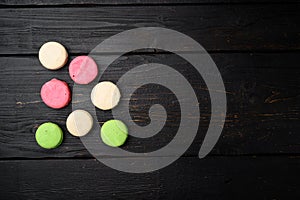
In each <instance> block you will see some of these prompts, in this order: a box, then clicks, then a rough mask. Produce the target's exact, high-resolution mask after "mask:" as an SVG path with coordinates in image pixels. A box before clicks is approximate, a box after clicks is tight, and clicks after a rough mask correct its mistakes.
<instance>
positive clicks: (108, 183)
mask: <svg viewBox="0 0 300 200" xmlns="http://www.w3.org/2000/svg"><path fill="white" fill-rule="evenodd" d="M299 165H300V161H299V158H294V157H273V156H270V157H248V156H246V157H239V156H237V157H207V158H205V159H203V160H199V159H195V158H190V157H184V158H180V159H179V160H178V161H177V162H176V163H175V164H173V165H171V166H170V167H168V168H165V169H162V170H160V171H156V172H152V173H148V174H126V173H123V172H117V171H114V170H111V169H110V168H108V167H106V166H104V165H103V164H100V163H99V162H97V161H96V160H94V159H87V160H85V159H84V160H81V159H79V160H46V161H45V160H26V161H19V160H15V161H0V170H1V173H2V174H1V182H0V183H1V185H0V186H1V190H2V191H1V197H2V199H12V198H13V199H16V198H19V199H39V200H42V199H294V198H295V197H297V196H299V195H300V192H299V183H300V181H299V177H298V176H295V175H296V174H298V173H299V172H298V171H299ZM4 188H5V190H4Z"/></svg>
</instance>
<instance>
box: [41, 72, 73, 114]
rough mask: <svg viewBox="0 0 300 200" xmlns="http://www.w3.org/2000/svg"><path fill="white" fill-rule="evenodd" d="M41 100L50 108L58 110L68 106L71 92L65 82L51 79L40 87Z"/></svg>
mask: <svg viewBox="0 0 300 200" xmlns="http://www.w3.org/2000/svg"><path fill="white" fill-rule="evenodd" d="M41 98H42V100H43V102H44V103H45V104H46V105H47V106H49V107H50V108H54V109H59V108H63V107H65V106H66V105H68V104H69V102H70V101H71V92H70V89H69V87H68V84H67V83H66V82H64V81H61V80H58V79H56V78H53V79H52V80H50V81H48V82H46V83H45V84H44V85H43V86H42V88H41Z"/></svg>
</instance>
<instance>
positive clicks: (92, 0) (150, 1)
mask: <svg viewBox="0 0 300 200" xmlns="http://www.w3.org/2000/svg"><path fill="white" fill-rule="evenodd" d="M280 2H282V3H290V2H297V1H296V0H126V1H125V0H114V1H111V0H69V1H61V0H0V5H2V6H14V7H16V6H20V5H22V6H49V5H51V6H53V5H55V6H66V5H69V6H74V5H84V6H89V5H92V6H94V5H156V4H158V5H172V4H173V5H174V4H176V5H184V4H220V3H227V4H230V3H239V4H243V3H280Z"/></svg>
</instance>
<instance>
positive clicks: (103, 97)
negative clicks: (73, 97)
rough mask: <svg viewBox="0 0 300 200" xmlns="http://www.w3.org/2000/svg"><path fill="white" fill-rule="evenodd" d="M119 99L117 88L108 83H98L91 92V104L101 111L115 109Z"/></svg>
mask: <svg viewBox="0 0 300 200" xmlns="http://www.w3.org/2000/svg"><path fill="white" fill-rule="evenodd" d="M120 98H121V94H120V90H119V88H118V87H117V86H116V85H115V84H113V83H112V82H109V81H103V82H100V83H98V84H97V85H96V86H95V87H94V88H93V90H92V92H91V100H92V103H93V104H94V106H96V107H97V108H99V109H101V110H110V109H112V108H114V107H116V106H117V105H118V103H119V101H120Z"/></svg>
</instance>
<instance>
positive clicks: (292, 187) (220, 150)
mask: <svg viewBox="0 0 300 200" xmlns="http://www.w3.org/2000/svg"><path fill="white" fill-rule="evenodd" d="M299 17H300V14H299V4H298V3H297V1H288V2H287V1H280V0H265V1H256V0H245V1H230V0H203V1H192V0H186V1H176V0H164V1H146V0H143V1H134V0H132V1H130V0H129V1H94V0H81V1H77V0H73V1H43V0H40V1H37V0H23V1H0V26H1V29H0V31H1V32H0V33H1V37H0V66H1V68H0V86H1V90H0V171H1V177H0V178H1V181H0V199H62V198H64V199H71V198H73V199H87V198H90V199H95V198H101V199H111V198H113V199H299V198H300V193H299V189H300V188H299V185H300V180H299V178H300V173H299V168H300V158H299V155H300V134H299V128H300V118H299V113H300V96H299V94H300V87H299V85H300V84H299V83H300V79H299V76H300V70H299V56H300V54H299V50H300V28H299V21H300V20H299ZM144 26H159V27H166V28H171V29H175V30H178V31H181V32H183V33H185V34H187V35H189V36H190V37H192V38H194V39H195V40H197V41H198V42H199V43H201V44H202V45H203V46H204V47H205V48H206V49H207V50H208V51H209V53H210V55H211V56H212V58H213V60H214V61H215V63H216V64H217V66H218V68H219V70H220V72H221V74H222V77H223V80H224V84H225V88H226V92H227V101H228V112H227V117H226V123H225V126H224V130H223V132H222V136H221V138H220V139H219V141H218V143H217V144H216V146H215V147H214V149H213V151H212V152H211V153H210V154H209V155H208V156H207V157H206V158H205V159H201V160H200V159H199V158H198V157H197V153H198V151H199V148H200V145H201V143H202V140H203V137H204V135H205V133H206V130H207V126H208V123H209V120H210V108H209V104H210V101H209V97H208V92H207V91H206V90H205V85H204V84H203V81H202V79H201V78H200V77H199V76H197V74H196V73H195V71H193V69H192V68H191V66H189V64H188V63H187V62H186V61H184V60H182V59H180V58H178V57H177V56H176V55H174V54H170V53H167V52H162V51H153V50H141V51H138V52H131V53H128V54H126V55H124V56H122V57H121V58H120V59H118V60H117V61H115V62H114V63H113V64H112V65H111V66H110V67H109V69H108V70H107V71H106V72H105V75H104V79H108V80H112V81H116V80H118V78H119V77H120V76H121V75H122V74H123V73H124V72H126V71H128V69H130V68H132V67H134V66H136V65H139V64H141V63H150V62H157V63H163V64H166V65H169V66H171V67H173V68H175V69H177V70H178V71H180V73H182V74H183V75H184V76H185V77H186V78H187V79H188V80H189V82H190V83H191V85H192V86H193V87H194V89H195V91H196V93H197V97H198V98H199V100H200V102H201V105H200V107H201V109H202V110H203V112H201V123H200V127H199V131H198V134H197V137H196V139H195V140H194V142H193V144H192V146H191V147H190V148H189V149H188V150H187V152H186V153H185V154H184V155H183V156H182V157H181V158H180V159H179V160H177V161H176V162H174V163H173V164H171V165H170V166H168V167H166V168H164V169H161V170H159V171H156V172H152V173H146V174H127V173H123V172H118V171H115V170H113V169H110V168H108V167H106V166H105V165H103V164H102V163H99V162H97V161H96V160H95V159H94V158H93V156H92V155H90V154H89V153H88V151H87V150H86V149H85V148H84V146H83V145H82V143H81V141H80V139H78V138H74V137H72V136H70V134H68V133H67V130H66V127H65V120H66V117H67V116H68V114H69V113H70V112H71V110H72V109H71V105H69V106H68V107H66V108H64V109H61V110H53V109H50V108H48V107H46V106H45V105H44V104H43V103H42V101H41V99H40V96H39V90H40V87H41V85H42V84H43V83H44V82H46V81H48V80H49V79H51V78H53V77H56V78H59V79H62V80H65V81H67V82H68V84H69V86H70V87H71V88H72V85H73V82H72V81H71V79H70V78H69V76H68V69H67V67H64V68H62V69H61V70H58V71H48V70H46V69H44V68H43V67H42V66H41V65H40V63H39V61H38V57H37V52H38V49H39V47H40V46H41V45H42V44H43V43H44V42H46V41H49V40H56V41H59V42H61V43H62V44H64V45H65V46H66V47H67V49H68V52H69V54H70V58H71V59H72V58H74V57H75V56H77V55H81V54H84V55H86V54H88V53H89V52H90V51H91V50H92V49H93V48H94V47H95V46H96V45H97V44H98V43H100V42H101V41H102V40H104V39H106V38H108V37H109V36H111V35H114V34H116V33H118V32H121V31H124V30H127V29H131V28H136V27H144ZM71 59H70V60H71ZM141 90H142V91H143V92H146V93H151V92H152V93H155V94H156V95H155V98H156V100H157V101H160V102H162V103H163V104H165V105H168V106H167V107H169V109H170V110H171V111H174V112H171V113H170V115H171V120H170V121H169V123H168V127H166V133H165V134H164V135H162V137H161V138H160V139H159V140H158V141H151V140H149V141H143V142H140V141H134V140H132V141H130V139H129V142H128V144H127V146H128V147H125V148H128V149H131V150H136V151H142V150H143V149H152V148H153V149H157V148H160V147H161V146H163V145H165V144H166V143H167V142H168V141H169V140H170V139H171V138H172V134H173V133H174V132H176V126H177V125H178V124H177V123H176V122H178V120H179V117H180V115H179V114H178V111H177V112H176V108H177V107H176V103H175V104H174V103H172V102H173V101H172V102H171V101H170V99H171V98H172V94H169V92H168V91H167V90H164V89H163V88H157V87H145V88H141ZM143 92H141V93H143ZM140 99H142V100H140ZM132 102H133V103H135V104H136V105H138V106H140V107H141V108H142V109H139V110H133V112H132V113H133V120H135V121H136V122H137V123H140V124H141V125H142V124H143V123H147V122H148V121H149V119H148V117H147V115H145V114H144V113H145V111H147V110H145V109H143V107H145V105H148V104H149V102H147V101H146V100H143V98H142V95H140V93H137V94H136V95H135V96H133V97H132ZM172 109H173V110H172ZM168 114H169V113H168ZM110 117H111V114H110V113H109V112H102V113H99V112H98V119H99V122H100V123H103V122H104V121H105V120H107V119H109V118H110ZM45 121H53V122H56V123H58V124H59V125H60V126H61V127H62V128H63V130H64V132H65V134H64V142H63V144H62V145H61V146H60V147H59V148H57V149H55V150H50V151H49V150H43V149H41V148H40V147H38V146H37V144H36V142H35V139H34V134H35V130H36V128H37V127H38V125H39V124H40V123H42V122H45ZM174 156H175V155H174Z"/></svg>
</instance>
